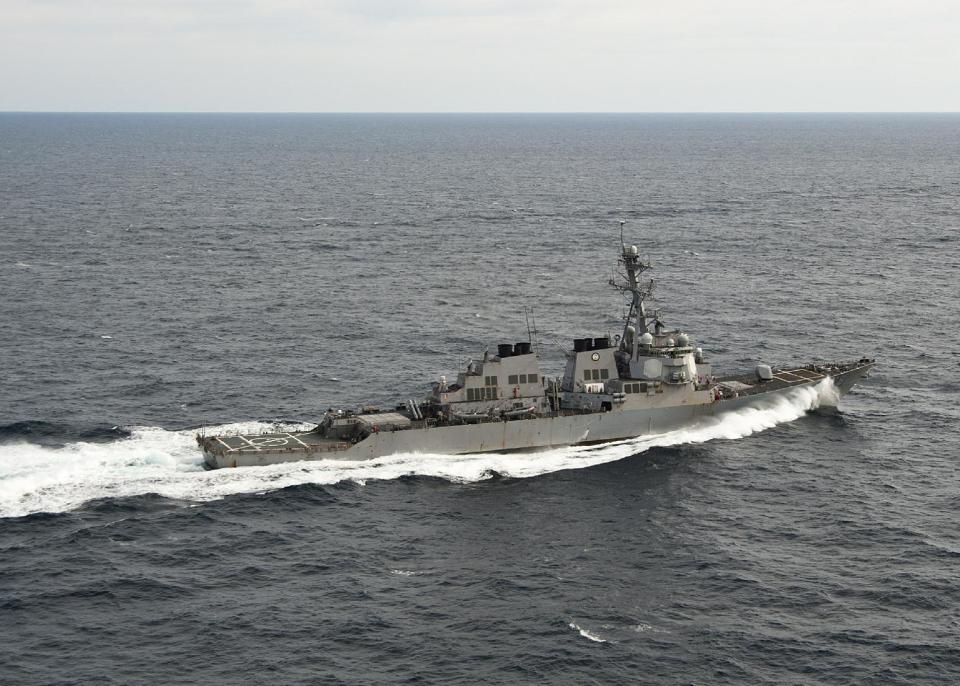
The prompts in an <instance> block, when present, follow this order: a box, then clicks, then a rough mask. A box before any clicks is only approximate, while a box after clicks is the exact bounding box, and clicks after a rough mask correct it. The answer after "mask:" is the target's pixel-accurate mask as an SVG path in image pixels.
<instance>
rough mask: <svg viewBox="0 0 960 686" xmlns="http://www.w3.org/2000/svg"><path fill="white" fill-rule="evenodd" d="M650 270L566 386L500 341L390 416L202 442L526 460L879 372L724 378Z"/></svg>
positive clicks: (620, 279)
mask: <svg viewBox="0 0 960 686" xmlns="http://www.w3.org/2000/svg"><path fill="white" fill-rule="evenodd" d="M649 269H651V265H650V263H648V262H644V261H643V260H642V259H641V257H640V251H639V249H638V248H637V246H635V245H629V246H628V245H626V244H625V243H624V242H623V223H622V222H621V241H620V256H619V259H618V273H617V276H616V277H615V278H612V279H611V280H610V285H611V286H613V287H614V288H615V289H617V290H618V291H620V292H621V293H623V294H624V296H625V297H626V298H627V299H628V308H627V311H626V314H625V316H624V326H623V330H622V333H620V334H617V335H616V336H614V337H613V339H612V340H611V338H610V336H609V335H604V336H592V337H584V338H577V339H575V340H574V341H573V346H572V349H570V350H565V351H564V354H565V356H566V364H565V367H564V372H563V376H562V377H560V378H552V379H548V378H545V377H544V376H543V374H542V372H541V370H540V356H539V352H538V350H537V349H535V340H534V337H533V335H532V331H530V330H529V327H528V340H527V341H522V342H519V343H501V344H500V345H498V346H497V353H496V354H495V355H493V354H491V353H490V352H485V353H484V354H483V355H482V356H481V357H479V358H477V359H474V360H470V361H469V363H468V364H467V365H466V367H465V368H464V369H463V370H461V371H460V372H459V373H458V374H457V377H456V381H454V382H453V383H448V382H447V379H446V378H445V377H440V379H439V380H438V381H436V382H434V383H433V384H432V385H431V389H430V391H429V393H427V395H426V396H425V397H423V398H422V399H419V400H413V399H410V400H406V401H403V402H401V403H398V404H397V405H396V406H395V407H394V408H391V409H390V410H388V411H382V410H381V409H380V408H378V407H373V406H369V405H368V406H363V407H361V408H359V409H357V410H329V411H327V412H326V413H325V414H324V416H323V418H322V419H321V421H320V422H319V424H317V426H316V427H315V428H314V429H312V430H310V431H301V432H278V433H267V434H256V435H212V436H211V435H206V434H205V433H204V432H201V433H200V434H198V436H197V442H198V443H199V445H200V447H201V448H202V450H203V453H204V458H205V463H206V464H207V465H208V466H209V467H211V468H217V467H238V466H253V465H264V464H274V463H277V462H288V461H296V460H315V459H344V460H363V459H372V458H375V457H380V456H383V455H389V454H394V453H406V452H427V453H440V454H451V455H453V454H463V453H478V452H488V451H506V450H527V449H532V448H541V447H549V446H560V445H573V444H582V443H594V442H602V441H610V440H618V439H624V438H630V437H633V436H638V435H642V434H649V433H656V432H662V431H668V430H672V429H676V428H680V427H683V426H686V425H690V424H692V423H695V422H696V421H698V419H701V418H703V417H709V416H713V415H717V414H721V413H723V412H727V411H730V410H732V409H736V408H738V407H743V406H745V405H756V404H759V403H762V402H763V401H764V399H765V398H767V397H768V396H770V395H771V394H778V393H786V392H789V391H790V390H791V389H793V388H796V387H799V386H809V385H813V384H817V383H820V382H822V381H825V380H826V379H828V378H829V379H831V380H832V382H833V384H834V386H835V387H836V389H837V391H838V392H839V393H841V394H842V393H844V392H846V391H847V390H849V389H850V388H851V387H852V386H853V385H854V383H856V381H857V380H858V379H860V378H861V377H862V376H864V375H865V374H866V373H867V372H868V371H869V370H870V369H871V368H872V367H873V365H874V361H873V360H871V359H867V358H860V359H859V360H857V361H856V362H847V363H836V364H811V365H806V366H803V367H798V368H791V369H773V368H771V367H770V366H768V365H764V364H760V365H757V367H756V369H755V370H753V372H751V373H748V374H740V375H735V376H728V377H722V378H717V377H714V374H713V369H712V366H711V364H710V362H709V361H708V360H707V359H706V357H705V356H704V354H703V351H702V349H701V348H699V347H695V346H694V345H693V344H692V343H691V339H690V336H688V335H687V334H686V333H684V332H682V331H680V330H676V329H668V328H667V327H666V326H665V324H664V323H663V320H662V318H661V313H660V311H659V310H654V311H652V312H651V311H648V309H647V301H648V300H649V299H650V297H651V295H652V292H653V281H652V280H650V279H645V278H644V276H643V275H644V273H645V272H647V271H648V270H649Z"/></svg>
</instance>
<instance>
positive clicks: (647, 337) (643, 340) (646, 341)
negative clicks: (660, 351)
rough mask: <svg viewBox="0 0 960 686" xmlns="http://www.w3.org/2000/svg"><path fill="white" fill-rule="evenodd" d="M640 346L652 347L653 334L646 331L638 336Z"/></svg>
mask: <svg viewBox="0 0 960 686" xmlns="http://www.w3.org/2000/svg"><path fill="white" fill-rule="evenodd" d="M640 345H653V334H651V333H650V332H649V331H647V332H646V333H645V334H643V335H642V336H640Z"/></svg>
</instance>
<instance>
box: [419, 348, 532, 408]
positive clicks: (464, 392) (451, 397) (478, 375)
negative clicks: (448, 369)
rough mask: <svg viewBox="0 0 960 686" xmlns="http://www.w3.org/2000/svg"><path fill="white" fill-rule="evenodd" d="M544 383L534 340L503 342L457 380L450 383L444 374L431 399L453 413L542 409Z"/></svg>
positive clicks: (460, 374)
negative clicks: (494, 351)
mask: <svg viewBox="0 0 960 686" xmlns="http://www.w3.org/2000/svg"><path fill="white" fill-rule="evenodd" d="M543 383H544V380H543V377H542V376H541V374H540V359H539V357H538V356H537V354H536V353H535V352H533V349H532V344H531V343H529V342H521V343H516V344H514V345H511V344H509V343H501V344H500V345H498V346H497V354H496V355H490V354H489V353H484V355H483V357H482V358H481V359H479V360H471V361H470V363H469V364H468V365H467V368H466V370H464V371H462V372H460V373H459V374H458V375H457V382H456V383H454V384H451V385H447V383H446V379H445V378H442V377H441V379H440V382H439V383H436V384H434V385H433V392H432V393H431V397H430V399H431V400H433V401H434V402H436V403H438V404H439V405H441V406H446V407H447V409H448V410H449V411H450V412H451V413H453V414H454V415H458V414H459V415H463V414H464V413H489V412H500V413H502V412H510V411H514V410H530V411H537V412H541V411H544V410H545V409H546V403H545V395H544V386H543Z"/></svg>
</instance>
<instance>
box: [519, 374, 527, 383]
mask: <svg viewBox="0 0 960 686" xmlns="http://www.w3.org/2000/svg"><path fill="white" fill-rule="evenodd" d="M520 383H527V375H526V374H521V375H520Z"/></svg>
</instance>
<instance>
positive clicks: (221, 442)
mask: <svg viewBox="0 0 960 686" xmlns="http://www.w3.org/2000/svg"><path fill="white" fill-rule="evenodd" d="M217 440H218V441H220V445H222V446H223V447H224V448H226V449H227V450H234V448H231V447H230V444H229V443H225V442H224V440H223V439H222V438H220V437H219V436H217Z"/></svg>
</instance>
